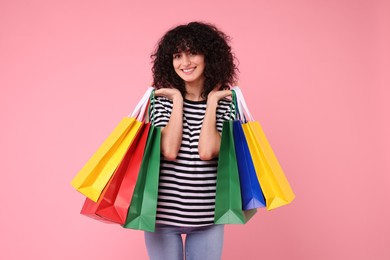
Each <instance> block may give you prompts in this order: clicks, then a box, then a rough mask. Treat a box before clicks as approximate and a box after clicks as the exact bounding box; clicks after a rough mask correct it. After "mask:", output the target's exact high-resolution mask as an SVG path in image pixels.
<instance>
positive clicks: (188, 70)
mask: <svg viewBox="0 0 390 260" xmlns="http://www.w3.org/2000/svg"><path fill="white" fill-rule="evenodd" d="M195 68H196V67H194V68H188V69H182V71H183V72H184V73H185V74H191V73H192V72H193V71H194V70H195Z"/></svg>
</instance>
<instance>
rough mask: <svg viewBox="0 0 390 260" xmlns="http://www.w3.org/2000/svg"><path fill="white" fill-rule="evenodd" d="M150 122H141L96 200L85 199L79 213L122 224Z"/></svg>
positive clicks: (135, 179) (132, 190)
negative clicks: (132, 140) (131, 141)
mask: <svg viewBox="0 0 390 260" xmlns="http://www.w3.org/2000/svg"><path fill="white" fill-rule="evenodd" d="M149 128H150V123H147V124H143V125H142V126H141V129H140V131H139V134H137V136H136V138H135V140H134V142H133V143H132V145H131V146H130V148H129V149H128V151H127V152H126V154H125V157H124V158H123V160H122V161H121V163H120V164H119V166H118V168H117V169H116V171H115V173H114V174H113V177H112V179H111V180H110V182H109V183H108V185H107V187H106V189H105V190H104V193H103V194H102V196H101V199H99V201H98V202H96V203H95V202H93V201H92V200H90V199H88V198H87V199H86V200H85V203H84V206H83V209H82V210H81V214H83V215H87V216H89V217H92V218H95V219H98V220H101V221H103V222H107V221H108V222H113V223H118V224H124V223H125V220H126V217H127V211H128V208H129V205H130V201H131V198H132V195H133V192H134V187H135V184H136V182H137V177H138V172H139V169H140V167H141V162H142V157H143V154H144V150H145V146H146V141H147V137H148V132H149Z"/></svg>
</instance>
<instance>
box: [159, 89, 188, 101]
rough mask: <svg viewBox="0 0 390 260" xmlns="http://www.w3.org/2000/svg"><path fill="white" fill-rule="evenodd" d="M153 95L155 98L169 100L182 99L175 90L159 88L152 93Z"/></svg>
mask: <svg viewBox="0 0 390 260" xmlns="http://www.w3.org/2000/svg"><path fill="white" fill-rule="evenodd" d="M154 95H155V96H157V97H166V98H168V99H170V100H174V99H178V98H180V99H183V97H182V95H181V93H180V91H179V90H178V89H176V88H160V89H157V90H156V91H155V92H154Z"/></svg>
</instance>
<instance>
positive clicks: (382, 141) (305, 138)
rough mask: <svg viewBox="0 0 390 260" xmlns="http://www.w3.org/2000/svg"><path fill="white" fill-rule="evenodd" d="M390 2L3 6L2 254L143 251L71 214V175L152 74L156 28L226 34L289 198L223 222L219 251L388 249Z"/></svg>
mask: <svg viewBox="0 0 390 260" xmlns="http://www.w3.org/2000/svg"><path fill="white" fill-rule="evenodd" d="M389 13H390V6H389V4H388V2H387V1H361V0H357V1H352V0H351V1H347V0H344V1H341V0H332V1H309V0H298V1H288V0H282V1H254V0H253V1H249V0H241V1H236V2H227V1H222V0H219V1H209V0H200V1H150V0H144V1H140V2H138V1H137V2H136V1H87V0H77V1H76V0H72V1H48V0H46V1H45V0H36V1H18V0H8V1H6V0H2V1H1V2H0V87H1V92H0V115H1V128H0V131H1V132H0V144H1V150H0V151H1V157H0V158H1V171H2V173H1V184H2V185H1V188H0V195H1V196H0V198H1V213H0V225H1V226H0V227H1V238H2V242H1V245H0V247H1V249H0V259H42V260H46V259H50V260H51V259H57V260H61V259H95V260H99V259H107V258H108V259H147V256H146V250H145V247H144V244H143V234H142V232H139V231H134V230H127V229H123V228H121V227H120V226H115V225H108V224H103V223H100V222H98V221H95V220H92V219H89V218H87V217H84V216H81V215H79V211H80V208H81V206H82V203H83V197H82V195H81V194H79V193H77V192H76V191H75V190H74V189H73V188H72V187H71V186H70V184H69V183H70V181H71V179H72V178H73V177H74V176H75V174H76V173H77V172H78V170H79V169H80V168H81V167H82V166H83V164H84V163H85V162H86V161H87V160H88V158H89V157H90V156H91V155H92V153H93V152H94V151H95V150H96V149H97V147H98V146H99V145H100V144H101V142H102V141H103V140H104V138H105V137H106V136H107V135H108V134H109V133H110V131H111V130H112V129H113V128H114V126H115V125H116V124H117V123H118V122H119V121H120V119H121V118H122V117H123V116H126V115H127V114H128V113H130V112H131V110H132V109H133V107H134V105H135V103H136V101H137V100H138V99H139V98H140V96H141V94H142V93H143V92H144V89H145V88H146V87H147V86H148V83H149V82H150V80H151V73H150V67H151V65H150V59H149V55H150V53H151V51H152V50H153V48H154V46H155V43H156V42H157V40H158V39H159V37H160V36H161V35H162V34H163V33H164V32H165V31H166V30H168V29H169V28H171V27H172V26H174V25H177V24H180V23H183V22H189V21H191V20H204V21H209V22H212V23H215V24H216V25H217V26H219V27H220V28H221V29H222V30H224V31H225V32H226V33H227V34H229V35H231V36H232V38H233V40H232V46H233V48H234V51H235V53H236V55H237V57H238V58H239V61H240V66H239V68H240V71H241V74H240V85H241V86H242V89H243V91H244V94H245V95H246V97H247V99H248V102H249V106H250V109H251V110H252V113H253V114H254V116H255V118H256V119H257V120H259V121H260V122H261V123H262V125H263V127H264V130H265V132H266V134H267V136H268V137H269V140H270V142H271V144H272V146H273V148H274V150H275V152H276V154H277V156H278V158H279V160H280V162H281V164H282V166H283V168H284V170H285V172H286V175H287V177H288V179H289V180H290V182H291V185H292V187H293V189H294V191H295V193H296V196H297V197H296V200H295V201H294V202H293V203H292V204H291V205H289V206H286V207H282V208H279V209H276V210H274V211H270V212H265V211H261V212H260V213H259V214H258V215H257V216H256V217H255V218H254V219H253V220H252V221H251V222H250V223H249V224H247V225H245V226H228V227H227V228H226V240H225V247H224V253H223V259H226V260H235V259H275V260H279V259H294V260H295V259H296V260H298V259H299V260H302V259H303V260H306V259H307V260H313V259H315V260H325V259H356V260H358V259H378V260H381V259H390V247H389V241H390V222H389V219H390V210H389V198H390V196H389V195H390V175H389V173H390V167H389V153H390V149H389V147H390V139H389V131H390V126H389V123H388V111H390V107H389V104H388V102H389V97H390V95H389V86H390V79H389V72H390V62H389V61H390V51H389V46H390V37H389V32H390V19H389V17H390V16H389Z"/></svg>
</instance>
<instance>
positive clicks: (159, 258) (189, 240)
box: [145, 224, 224, 260]
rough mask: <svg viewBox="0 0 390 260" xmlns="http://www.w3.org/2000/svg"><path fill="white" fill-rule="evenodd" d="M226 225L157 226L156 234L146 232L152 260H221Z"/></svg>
mask: <svg viewBox="0 0 390 260" xmlns="http://www.w3.org/2000/svg"><path fill="white" fill-rule="evenodd" d="M223 233H224V225H211V226H204V227H175V226H169V225H161V224H157V225H156V231H155V232H145V243H146V248H147V250H148V255H149V258H150V260H183V259H184V254H183V239H182V236H181V235H182V234H186V239H185V241H184V247H185V256H186V257H185V259H186V260H219V259H221V255H222V246H223Z"/></svg>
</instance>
